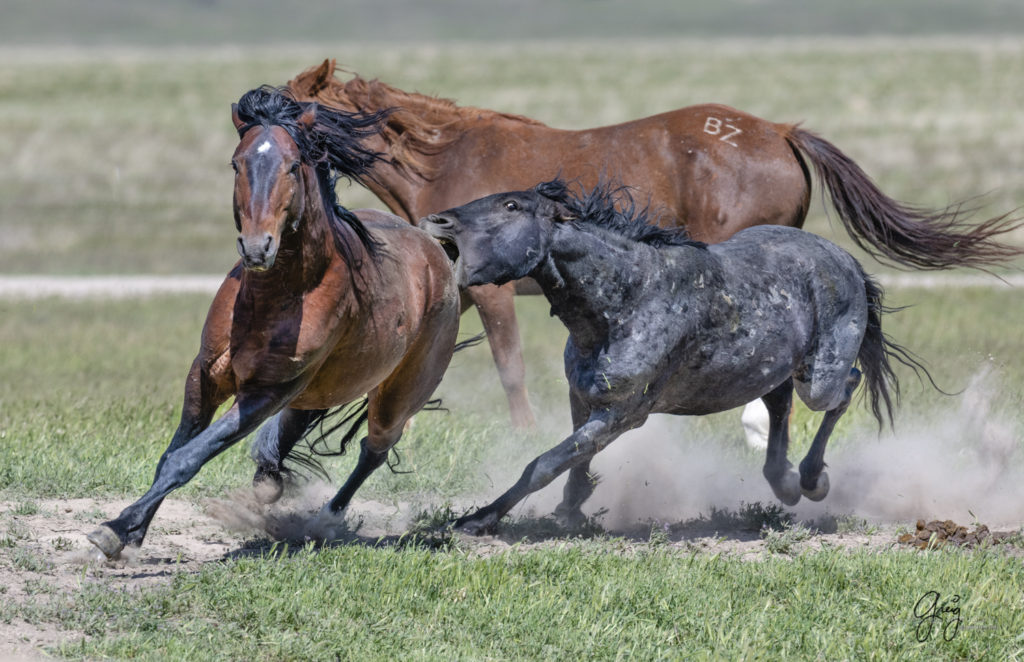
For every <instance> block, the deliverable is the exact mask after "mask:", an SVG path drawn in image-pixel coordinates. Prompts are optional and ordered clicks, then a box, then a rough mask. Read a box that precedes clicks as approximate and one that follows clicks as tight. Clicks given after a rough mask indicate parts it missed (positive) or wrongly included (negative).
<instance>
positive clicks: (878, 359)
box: [857, 270, 948, 428]
mask: <svg viewBox="0 0 1024 662" xmlns="http://www.w3.org/2000/svg"><path fill="white" fill-rule="evenodd" d="M861 275H862V276H863V278H864V293H865V295H866V296H867V300H868V323H867V328H866V329H865V331H864V340H863V341H861V344H860V351H859V352H858V353H857V361H858V365H859V366H860V369H861V372H862V373H863V375H864V384H865V387H866V388H867V392H868V396H869V398H870V400H871V413H872V414H874V416H875V420H877V421H878V427H879V428H881V427H882V426H884V425H885V421H886V419H888V421H889V425H890V427H891V426H892V424H893V409H894V408H895V404H898V403H899V399H900V383H899V380H898V379H897V378H896V373H895V371H894V370H893V367H892V363H891V362H890V361H891V359H895V360H896V361H898V362H899V363H902V364H903V365H905V366H907V367H909V368H910V369H912V370H913V371H914V373H915V374H917V376H918V377H921V376H922V374H923V375H924V377H926V378H927V379H928V381H929V382H931V384H932V386H934V387H935V389H936V390H938V391H939V392H941V393H945V391H943V390H942V389H941V388H939V387H938V385H936V383H935V380H934V379H932V376H931V374H929V372H928V369H927V368H926V367H925V366H924V364H923V363H922V362H921V361H920V360H919V359H918V358H917V357H916V356H914V354H913V353H912V352H910V351H909V350H907V349H905V348H904V347H901V346H900V345H898V344H896V343H894V342H893V341H892V340H890V339H889V337H888V336H886V335H885V334H884V333H883V332H882V315H883V314H885V313H893V312H897V311H899V310H902V308H890V307H888V306H885V305H884V304H883V303H882V294H883V292H882V287H881V285H879V284H878V283H877V282H876V281H875V280H874V279H873V278H871V276H868V275H867V274H866V273H864V271H863V270H861ZM947 395H948V394H947ZM894 401H895V402H894ZM883 405H884V411H883Z"/></svg>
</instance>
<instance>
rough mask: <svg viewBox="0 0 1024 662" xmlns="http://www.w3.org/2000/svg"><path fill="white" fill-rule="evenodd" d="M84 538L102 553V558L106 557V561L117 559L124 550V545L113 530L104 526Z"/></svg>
mask: <svg viewBox="0 0 1024 662" xmlns="http://www.w3.org/2000/svg"><path fill="white" fill-rule="evenodd" d="M85 537H86V539H87V540H88V541H89V542H91V543H92V544H94V545H96V547H97V548H98V549H99V550H100V551H101V552H103V556H105V557H107V560H108V561H109V560H111V559H115V558H117V555H118V554H120V553H121V550H122V549H124V543H123V542H121V539H120V538H118V537H117V534H116V533H114V530H113V529H112V528H110V527H109V526H106V525H103V526H101V527H100V528H98V529H96V530H95V531H93V532H92V533H90V534H88V535H87V536H85Z"/></svg>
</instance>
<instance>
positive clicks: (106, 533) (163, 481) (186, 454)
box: [87, 392, 294, 558]
mask: <svg viewBox="0 0 1024 662" xmlns="http://www.w3.org/2000/svg"><path fill="white" fill-rule="evenodd" d="M293 395H294V394H293V393H290V392H289V393H288V394H287V396H285V397H282V395H280V394H261V395H260V396H258V397H247V398H244V399H236V401H235V404H234V405H232V407H231V409H229V410H228V411H227V412H225V414H224V415H223V416H221V417H220V418H219V419H217V420H216V421H215V422H214V423H213V424H212V425H210V426H209V427H208V428H206V429H205V430H203V431H202V432H201V433H199V435H198V436H196V437H195V438H193V439H192V440H190V441H188V442H187V443H184V444H179V445H178V446H177V447H174V448H168V450H167V452H166V453H165V454H164V456H163V458H161V460H160V464H159V468H160V471H159V472H158V473H157V475H156V478H155V479H154V480H153V485H152V486H151V487H150V488H149V491H148V492H146V494H144V495H143V496H142V498H140V499H139V500H138V501H136V502H135V503H133V504H132V505H130V506H128V507H127V508H125V509H124V510H122V511H121V514H120V515H118V516H117V518H116V519H113V520H110V521H109V522H104V523H103V525H102V526H100V528H98V529H96V530H95V531H93V532H92V533H90V534H89V535H88V536H87V537H88V539H89V541H90V542H91V543H93V544H94V545H96V546H97V547H98V548H99V549H100V551H102V552H103V553H104V554H105V555H106V557H107V558H113V557H115V556H116V555H117V554H118V553H119V552H120V551H121V550H122V549H124V547H125V546H126V545H133V546H139V545H141V544H142V540H143V538H144V537H145V535H146V530H147V529H148V528H149V523H150V522H151V521H152V519H153V516H154V515H155V514H156V510H157V508H159V507H160V504H161V502H163V500H164V497H166V496H167V495H168V494H169V493H170V492H171V491H172V490H174V489H176V488H178V487H181V486H182V485H184V484H185V483H187V482H188V481H189V480H190V479H191V478H192V477H193V476H195V475H196V474H197V473H199V470H200V469H201V468H202V466H203V465H204V464H206V462H208V461H209V460H211V459H212V458H214V457H216V456H217V455H218V454H220V453H221V452H223V451H224V450H227V448H228V447H230V446H231V445H232V444H234V443H235V442H236V441H238V440H239V439H241V438H243V437H244V436H245V435H247V434H249V433H250V432H252V431H253V430H255V429H256V427H257V426H258V425H259V424H260V423H261V422H263V421H264V420H265V419H266V418H267V417H268V416H271V415H272V414H274V413H276V411H277V410H278V409H279V408H280V407H281V406H282V405H283V404H284V403H285V402H287V401H288V399H289V397H291V396H293Z"/></svg>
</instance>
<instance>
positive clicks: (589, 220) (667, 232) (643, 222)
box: [534, 177, 707, 248]
mask: <svg viewBox="0 0 1024 662" xmlns="http://www.w3.org/2000/svg"><path fill="white" fill-rule="evenodd" d="M573 189H579V192H576V191H574V190H573ZM534 190H535V191H537V193H539V194H540V195H542V196H544V197H545V198H548V199H549V200H554V201H555V202H558V203H560V204H562V205H564V206H565V207H566V208H567V209H568V210H569V211H570V213H571V214H572V215H573V216H575V217H576V220H575V221H573V222H574V223H577V224H578V225H580V226H581V227H582V226H585V225H592V226H595V227H599V228H604V229H606V230H611V231H612V232H614V233H616V234H618V235H621V236H623V237H625V238H626V239H631V240H633V241H636V242H639V243H641V244H648V245H650V246H654V247H655V248H661V247H662V246H694V247H696V248H707V244H705V243H703V242H700V241H695V240H693V239H690V236H689V234H687V232H686V229H685V228H683V227H681V226H680V227H675V228H662V227H659V226H657V225H654V223H653V222H652V219H651V215H650V211H651V210H650V207H649V206H645V207H638V206H637V204H636V201H635V200H634V199H633V196H632V194H631V192H630V191H631V188H630V187H628V186H621V185H618V184H614V183H611V182H606V181H602V182H599V183H598V184H597V186H595V187H594V188H593V189H591V190H590V191H586V190H584V189H583V188H582V187H581V186H579V185H574V186H570V185H569V184H567V183H566V182H565V181H563V180H562V179H561V178H557V177H556V178H555V179H553V180H551V181H549V182H543V183H541V184H538V185H537V187H536V188H535V189H534Z"/></svg>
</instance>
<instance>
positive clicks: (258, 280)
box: [88, 88, 459, 558]
mask: <svg viewBox="0 0 1024 662" xmlns="http://www.w3.org/2000/svg"><path fill="white" fill-rule="evenodd" d="M382 117H383V115H382V114H380V113H376V114H362V113H354V114H352V113H346V112H343V111H337V110H331V109H327V108H323V107H319V106H318V105H317V104H313V103H299V102H297V101H295V100H293V99H291V98H290V97H289V96H288V95H286V94H284V93H282V91H280V90H275V89H273V88H259V89H256V90H252V91H250V92H248V93H246V94H245V95H243V96H242V97H241V99H240V100H239V101H238V103H237V104H233V105H232V118H233V121H234V124H235V127H236V128H237V130H238V135H239V139H240V142H239V144H238V147H237V149H236V150H235V153H234V156H233V158H232V161H231V163H232V166H233V167H234V169H235V173H236V174H235V184H234V216H235V225H236V227H237V229H238V231H239V236H238V250H239V253H240V254H241V260H240V261H239V263H238V264H236V265H235V267H234V269H232V271H231V272H230V274H229V275H228V276H227V278H226V279H225V280H224V282H223V284H222V285H221V287H220V289H219V291H218V292H217V294H216V296H215V298H214V300H213V303H212V305H211V306H210V310H209V313H208V314H207V317H206V323H205V325H204V327H203V333H202V341H201V344H200V349H199V354H198V356H197V357H196V359H195V361H194V362H193V363H192V368H191V370H190V371H189V373H188V377H187V379H186V382H185V401H184V406H183V408H182V414H181V422H180V424H179V425H178V428H177V431H176V432H175V433H174V436H173V438H172V439H171V442H170V445H169V446H168V447H167V450H166V452H164V454H163V456H162V457H161V458H160V461H159V462H158V464H157V468H156V476H155V478H154V480H153V484H152V487H151V488H150V489H149V491H148V492H146V494H145V495H144V496H143V497H142V498H140V499H139V500H138V501H136V502H135V503H133V504H131V505H130V506H128V507H127V508H125V509H124V510H123V511H122V512H121V514H120V515H119V516H118V517H117V518H116V519H113V520H111V521H108V522H105V523H103V525H101V526H100V527H99V528H98V529H97V530H95V531H93V532H92V533H91V534H89V536H88V539H89V540H90V541H91V542H92V543H93V544H95V545H96V546H97V547H98V548H99V549H100V550H101V551H102V552H103V554H105V555H106V556H107V557H108V558H111V557H114V556H116V555H117V554H118V553H119V552H120V551H121V550H122V549H123V548H124V547H125V545H134V546H138V545H141V544H142V541H143V538H144V537H145V535H146V530H147V529H148V527H149V524H150V522H151V520H152V519H153V516H154V515H155V513H156V510H157V508H158V507H159V506H160V503H161V502H162V501H163V499H164V497H165V496H167V494H168V493H169V492H171V491H172V490H174V489H175V488H177V487H180V486H182V485H184V484H185V483H186V482H188V481H189V480H190V479H191V478H192V477H193V476H195V474H196V473H198V472H199V470H200V468H201V467H202V466H203V465H204V464H205V463H206V462H207V461H209V460H210V459H212V458H213V457H214V456H216V455H218V454H219V453H221V452H223V451H224V450H226V449H227V448H228V447H229V446H231V445H232V444H234V443H235V442H237V441H238V440H240V439H242V438H243V437H245V436H246V435H248V434H249V433H250V432H252V431H253V430H255V429H256V428H257V426H259V425H260V424H261V423H263V422H264V421H266V420H267V419H271V420H270V422H269V424H268V425H266V426H264V428H263V429H262V430H261V431H260V435H259V439H258V443H257V445H256V448H257V451H258V452H257V458H256V459H257V463H258V469H257V472H256V482H260V481H261V480H264V481H266V482H267V483H268V484H269V485H270V486H271V488H272V489H278V488H279V487H280V485H279V483H280V477H281V474H282V472H284V471H286V468H285V466H284V464H283V462H284V459H286V458H288V457H289V454H290V453H291V452H292V451H293V449H294V447H295V444H296V442H298V441H299V439H300V438H302V437H304V436H305V435H307V434H308V433H310V432H311V431H312V430H313V428H314V426H315V425H316V424H317V423H318V422H322V421H323V420H324V419H325V417H326V416H327V415H328V411H329V410H331V408H332V407H336V406H338V405H343V404H345V403H351V402H353V401H358V399H359V398H362V397H363V395H364V394H368V395H367V398H366V400H365V404H364V409H362V413H361V414H360V415H357V416H354V417H353V418H354V423H353V427H352V429H351V430H350V431H349V435H348V437H351V435H353V434H354V433H355V431H356V430H357V429H358V427H359V425H360V424H361V423H362V422H363V421H364V420H365V421H366V422H367V426H368V433H367V436H366V437H364V438H363V439H362V441H361V450H360V453H359V459H358V461H357V463H356V466H355V468H354V469H353V471H352V474H351V475H350V476H349V478H348V480H347V481H346V483H345V484H344V486H342V488H341V489H340V490H339V491H338V493H337V495H336V496H335V497H334V498H333V499H332V500H331V501H330V502H328V503H327V504H326V505H325V506H324V510H325V511H329V512H337V511H339V510H341V509H342V508H344V507H345V505H347V503H348V501H349V500H350V499H351V498H352V495H353V493H354V492H355V491H356V490H357V489H358V488H359V486H360V485H361V484H362V483H363V481H364V480H365V479H366V477H367V476H368V475H370V473H372V472H373V471H374V470H375V469H376V468H377V467H379V466H380V465H381V464H382V463H383V462H384V460H385V459H386V457H387V453H388V450H389V449H390V448H391V447H392V446H394V445H395V444H396V443H397V442H398V440H399V438H400V437H401V435H402V430H403V427H404V425H405V423H406V421H407V420H408V419H409V418H410V417H411V416H412V415H413V414H414V413H415V412H416V411H418V410H419V409H421V408H422V407H423V405H424V404H425V403H426V402H427V401H428V398H429V397H430V395H431V393H432V392H433V391H434V389H435V388H436V387H437V385H438V384H439V383H440V381H441V377H442V375H443V374H444V371H445V369H446V368H447V366H448V363H449V361H450V359H451V356H452V353H453V350H454V347H455V338H456V334H457V331H458V325H459V294H458V289H457V287H456V285H455V281H454V278H453V276H452V269H451V265H450V263H449V262H448V259H447V257H446V255H445V253H444V251H442V250H441V248H440V247H439V246H438V245H437V242H435V241H434V240H433V239H431V238H430V237H429V236H427V234H426V233H424V232H423V231H421V230H418V229H416V228H415V227H413V226H411V225H409V223H407V222H405V221H404V220H402V219H399V218H397V217H395V216H392V215H391V214H387V213H385V212H379V211H372V210H361V211H355V212H351V211H349V210H347V209H345V208H343V207H341V206H340V205H339V204H338V202H337V198H336V194H335V190H334V183H335V179H336V178H337V177H338V176H345V177H358V176H363V175H364V174H365V172H366V170H367V168H368V167H369V166H370V165H371V164H372V163H374V162H375V161H376V160H377V159H378V158H379V157H380V155H379V154H377V153H376V152H374V151H373V150H371V149H367V148H366V147H365V146H364V145H363V144H362V143H363V141H365V139H366V138H367V137H369V136H372V135H374V133H375V132H376V131H378V130H379V128H380V121H381V119H382ZM232 395H233V396H234V398H235V399H234V403H233V404H232V406H231V407H230V409H228V410H227V411H226V412H225V413H224V414H223V415H222V416H221V417H220V418H219V419H218V420H217V421H215V422H214V423H213V424H212V425H211V424H210V421H211V419H212V417H213V415H214V413H215V411H216V409H217V407H218V406H219V405H220V404H221V403H223V402H225V401H226V400H227V399H228V398H229V397H231V396H232ZM271 417H273V418H271ZM311 450H312V449H311ZM275 483H277V484H275ZM274 496H276V495H273V496H271V500H272V499H273V498H274Z"/></svg>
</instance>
